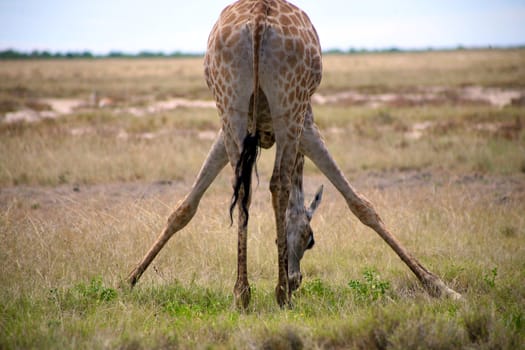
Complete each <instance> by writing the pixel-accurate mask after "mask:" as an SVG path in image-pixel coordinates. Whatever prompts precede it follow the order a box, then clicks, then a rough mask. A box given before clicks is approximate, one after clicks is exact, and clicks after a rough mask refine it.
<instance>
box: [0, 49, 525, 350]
mask: <svg viewBox="0 0 525 350" xmlns="http://www.w3.org/2000/svg"><path fill="white" fill-rule="evenodd" d="M323 62H324V71H325V76H324V80H323V83H322V85H321V87H320V89H319V92H318V94H316V95H315V96H314V98H313V102H314V113H315V118H316V122H317V123H318V125H319V127H320V129H321V132H322V133H323V136H324V138H325V140H326V143H327V145H328V148H329V149H330V151H331V152H332V154H333V156H334V158H335V159H336V161H337V162H338V163H339V165H340V167H341V168H342V169H343V171H344V173H345V174H346V176H347V178H348V179H349V180H350V181H351V182H352V184H353V185H354V186H355V187H356V188H357V189H358V190H359V191H360V192H362V193H363V194H365V195H366V196H367V197H368V198H369V199H370V200H371V201H372V202H373V203H374V204H375V206H376V208H377V209H378V211H379V213H380V215H381V216H382V218H383V220H384V221H385V223H386V225H387V227H389V228H390V229H391V230H392V231H393V233H394V234H395V235H396V237H398V238H399V240H400V241H401V242H402V243H403V244H404V245H405V246H406V247H407V249H408V250H409V251H410V252H412V253H413V254H414V255H415V256H416V257H417V258H418V259H419V260H420V261H421V262H422V263H423V265H425V266H426V267H427V268H429V269H430V270H431V271H433V272H434V273H436V274H437V275H439V276H440V277H442V278H443V280H444V281H445V283H447V284H448V285H449V286H450V287H452V288H453V289H455V290H457V291H458V292H460V293H461V294H462V295H463V299H462V300H460V301H453V300H448V299H435V298H432V297H430V296H428V294H426V293H425V291H424V290H423V288H422V287H421V286H420V284H419V283H418V281H417V279H416V278H415V276H414V275H413V274H412V273H411V272H410V270H409V269H408V268H407V267H406V266H405V265H404V264H403V263H402V262H401V261H400V260H399V258H398V257H397V256H396V255H395V254H394V253H393V251H392V250H391V249H390V248H389V247H388V246H387V245H386V244H385V243H384V242H383V241H382V240H381V239H380V238H379V237H378V236H377V235H376V234H375V233H374V232H373V231H372V230H370V229H369V228H367V227H365V226H363V225H362V224H361V223H360V222H359V221H358V220H357V219H356V218H355V217H354V216H353V215H352V214H351V212H350V211H349V210H348V208H347V206H346V204H345V202H344V200H343V198H342V197H341V196H340V195H339V194H338V193H337V191H336V190H335V189H334V188H333V187H332V186H331V184H330V183H329V182H328V180H327V179H326V178H324V177H323V176H322V174H321V173H320V172H319V171H318V170H317V169H316V168H315V166H314V165H313V164H312V163H309V162H307V164H306V166H305V179H304V181H305V193H306V200H307V201H309V200H310V199H311V197H312V196H313V194H314V193H315V190H316V189H317V188H318V187H319V185H321V184H324V186H325V194H324V197H323V202H322V204H321V207H320V208H319V209H318V211H317V213H316V216H315V217H314V219H313V221H312V227H313V229H314V232H315V239H316V245H315V247H314V249H313V250H311V251H308V252H307V253H306V255H305V258H304V260H303V263H302V265H303V266H302V268H303V274H304V279H303V284H302V286H301V288H300V289H299V290H298V291H297V292H296V293H295V294H294V297H293V306H292V307H291V308H290V309H284V310H282V309H280V308H279V307H278V306H277V304H276V302H275V299H274V292H273V290H274V287H275V283H276V281H277V254H276V246H275V243H274V241H275V228H274V220H273V213H272V210H271V200H270V193H269V190H268V181H269V178H270V175H271V168H272V161H273V151H272V150H269V151H264V152H263V154H262V155H261V157H260V159H259V161H258V169H259V176H260V180H259V183H258V185H257V187H256V188H255V189H254V199H253V204H252V209H251V220H250V223H249V242H248V255H249V256H248V265H249V266H248V267H249V278H250V283H251V286H252V302H251V304H250V307H249V310H247V311H246V312H242V311H239V310H236V309H235V307H234V305H233V297H232V290H233V284H234V281H235V273H236V238H237V237H236V228H235V227H230V225H229V217H228V206H229V203H230V197H231V186H230V175H231V172H230V171H229V170H225V171H223V173H222V174H221V175H220V176H219V177H218V178H217V180H216V182H215V183H214V184H213V185H212V186H211V188H210V189H209V190H208V192H207V194H206V195H205V196H204V198H203V199H202V201H201V205H200V208H199V211H198V213H197V214H196V216H195V218H194V220H193V221H192V222H191V223H190V224H189V225H188V226H187V227H186V228H185V229H184V230H182V231H181V232H179V233H177V234H176V235H175V236H174V237H173V238H172V240H171V241H170V242H169V243H168V244H167V246H166V247H165V248H164V250H163V251H162V252H161V253H160V254H159V256H158V257H157V259H156V260H155V261H154V262H153V264H152V266H151V267H150V268H149V269H148V270H147V271H146V273H145V274H144V276H143V277H142V279H141V280H140V281H139V283H138V284H137V286H136V287H135V288H134V289H133V290H130V289H129V288H126V287H122V286H123V284H122V282H123V281H124V280H125V278H126V276H127V274H128V273H129V271H130V270H131V269H132V268H133V267H134V265H135V264H136V263H137V262H138V261H139V259H140V258H141V257H142V256H143V254H144V253H145V252H146V250H147V249H148V248H149V247H150V245H151V243H152V242H153V241H154V240H155V239H156V237H157V235H158V234H159V233H160V230H161V229H162V227H163V225H164V223H165V220H166V219H167V216H168V215H169V213H170V211H171V209H172V208H173V207H174V206H175V205H176V203H177V202H178V200H179V199H181V198H182V197H183V196H184V195H185V194H186V192H187V191H188V189H189V188H190V186H191V184H192V182H193V180H194V177H195V175H196V173H197V172H198V170H199V168H200V165H201V162H202V161H203V160H204V158H205V157H206V154H207V151H208V148H209V147H210V145H211V143H212V141H213V138H214V136H215V134H216V132H217V130H218V128H219V118H218V116H217V112H216V111H215V109H214V108H212V104H210V102H209V100H210V99H211V96H210V94H209V93H208V91H207V88H206V86H205V83H204V79H203V73H202V59H201V58H192V59H140V60H138V59H120V60H119V59H94V60H35V61H29V60H28V61H2V62H0V241H1V242H2V243H1V244H0V259H1V260H2V261H3V264H2V266H1V267H0V285H1V286H2V287H1V288H0V349H4V348H5V349H17V348H23V349H27V348H39V349H47V348H49V349H56V348H71V349H105V348H121V349H143V348H144V349H150V348H183V349H185V348H197V349H201V348H239V349H245V348H256V349H258V348H262V349H301V348H305V349H347V348H350V349H464V348H481V349H520V348H521V349H524V348H525V345H524V344H525V287H524V281H525V215H524V213H525V129H524V125H525V50H479V51H476V50H473V51H462V50H460V51H446V52H420V53H391V54H359V55H348V56H336V55H333V56H332V55H329V56H326V57H325V58H324V61H323Z"/></svg>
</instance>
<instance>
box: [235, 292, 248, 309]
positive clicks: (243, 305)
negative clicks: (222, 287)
mask: <svg viewBox="0 0 525 350" xmlns="http://www.w3.org/2000/svg"><path fill="white" fill-rule="evenodd" d="M233 297H234V299H235V306H236V307H237V309H239V310H247V309H248V306H249V305H250V299H251V290H250V286H243V287H237V286H235V288H234V290H233Z"/></svg>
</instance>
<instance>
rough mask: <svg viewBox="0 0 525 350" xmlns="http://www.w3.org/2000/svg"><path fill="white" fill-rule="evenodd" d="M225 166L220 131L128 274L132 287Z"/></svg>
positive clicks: (189, 217) (197, 204) (190, 213)
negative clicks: (184, 192)
mask: <svg viewBox="0 0 525 350" xmlns="http://www.w3.org/2000/svg"><path fill="white" fill-rule="evenodd" d="M226 164H228V156H227V154H226V148H225V147H224V138H223V133H222V131H221V132H219V135H218V136H217V139H216V140H215V143H214V144H213V146H212V148H211V150H210V152H209V154H208V157H207V158H206V160H205V161H204V164H203V166H202V168H201V170H200V172H199V175H197V179H196V180H195V183H194V184H193V186H192V188H191V190H190V192H189V193H188V194H187V195H186V197H184V199H183V200H181V201H180V202H179V203H178V204H177V207H176V208H175V210H174V211H173V212H172V213H171V215H170V216H169V218H168V223H167V224H166V226H165V228H164V230H162V233H161V234H160V236H159V237H158V238H157V240H156V241H155V243H153V245H152V246H151V248H150V249H149V251H148V252H147V253H146V255H145V256H144V257H143V258H142V260H141V261H140V263H139V264H138V265H137V266H136V267H135V268H134V269H133V271H131V273H130V274H129V276H128V279H127V280H128V282H129V284H130V285H131V286H132V287H133V286H134V285H135V284H136V283H137V281H138V280H139V278H140V276H142V274H143V273H144V271H146V269H147V268H148V266H149V264H150V263H151V262H152V261H153V259H155V257H156V256H157V254H158V253H159V252H160V250H161V249H162V247H164V245H165V244H166V243H167V242H168V240H169V239H170V238H171V236H173V235H174V234H175V233H176V232H177V231H180V230H181V229H182V228H183V227H184V226H186V225H187V224H188V222H190V220H191V219H192V218H193V216H194V215H195V213H196V211H197V207H198V206H199V201H200V199H201V198H202V195H203V194H204V192H205V191H206V190H207V189H208V187H209V186H210V185H211V183H212V182H213V180H215V178H216V177H217V175H218V174H219V173H220V171H221V170H222V169H223V168H224V167H225V166H226Z"/></svg>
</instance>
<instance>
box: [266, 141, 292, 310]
mask: <svg viewBox="0 0 525 350" xmlns="http://www.w3.org/2000/svg"><path fill="white" fill-rule="evenodd" d="M296 157H297V143H296V142H291V143H289V144H286V145H284V146H281V145H279V144H277V151H276V156H275V165H274V170H273V174H272V178H271V180H270V191H271V193H272V204H273V208H274V213H275V222H276V228H277V258H278V280H277V286H276V288H275V297H276V299H277V303H278V304H279V306H281V307H284V306H285V305H289V304H290V300H291V293H292V291H291V289H290V284H289V276H288V242H287V236H286V209H287V208H288V202H289V200H290V190H291V177H292V173H293V167H294V164H295V159H296Z"/></svg>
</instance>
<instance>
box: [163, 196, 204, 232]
mask: <svg viewBox="0 0 525 350" xmlns="http://www.w3.org/2000/svg"><path fill="white" fill-rule="evenodd" d="M196 212H197V205H196V204H194V203H190V202H188V201H186V200H182V201H181V202H179V204H178V205H177V207H176V209H175V210H174V211H173V213H171V215H170V216H169V217H168V228H169V229H170V231H172V232H173V233H174V232H176V231H178V230H180V229H182V228H183V227H184V226H186V225H187V224H188V222H190V220H191V219H192V218H193V216H194V215H195V213H196Z"/></svg>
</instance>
